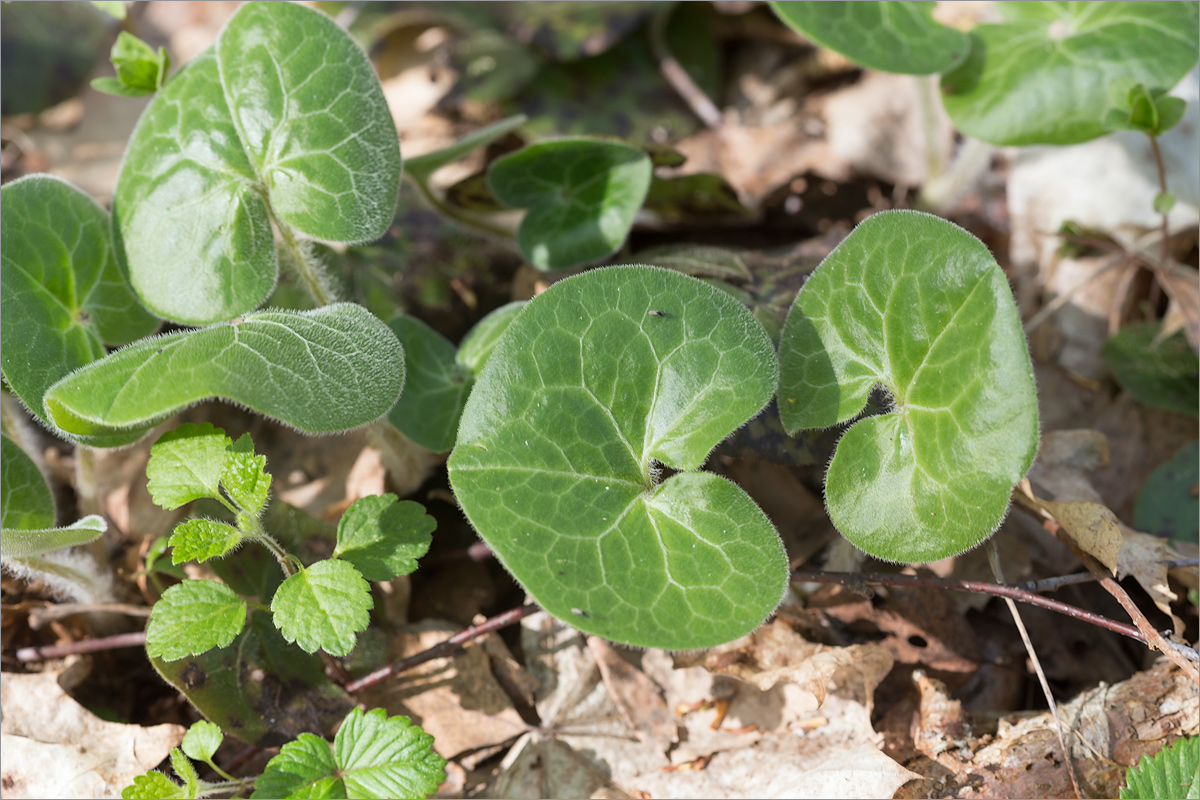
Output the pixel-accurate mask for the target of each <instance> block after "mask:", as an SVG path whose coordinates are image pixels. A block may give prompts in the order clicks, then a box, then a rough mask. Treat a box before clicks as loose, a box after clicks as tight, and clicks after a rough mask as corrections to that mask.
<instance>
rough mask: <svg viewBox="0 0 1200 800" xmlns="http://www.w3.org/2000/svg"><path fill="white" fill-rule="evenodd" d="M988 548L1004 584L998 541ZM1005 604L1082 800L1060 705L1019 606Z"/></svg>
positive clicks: (1008, 600) (991, 541)
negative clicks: (1023, 646)
mask: <svg viewBox="0 0 1200 800" xmlns="http://www.w3.org/2000/svg"><path fill="white" fill-rule="evenodd" d="M986 547H987V555H988V564H989V565H990V566H991V568H992V575H994V576H995V577H996V580H997V581H998V582H999V583H1001V584H1003V583H1004V571H1003V569H1001V567H1000V551H999V550H997V549H996V540H995V539H989V540H988V542H987V544H986ZM1004 604H1005V605H1007V606H1008V613H1009V614H1011V615H1012V618H1013V623H1014V624H1015V625H1016V626H1017V632H1018V633H1020V634H1021V642H1022V644H1024V645H1025V652H1026V653H1027V654H1028V655H1029V663H1030V664H1031V665H1032V666H1033V671H1034V674H1036V675H1037V679H1038V683H1039V684H1040V685H1041V687H1042V694H1043V695H1044V696H1045V698H1046V705H1047V706H1049V708H1050V715H1051V717H1052V718H1053V719H1054V732H1055V733H1056V734H1057V735H1058V747H1059V749H1060V750H1062V754H1063V761H1065V762H1066V765H1067V776H1068V777H1070V779H1071V788H1072V789H1074V790H1075V797H1077V798H1082V797H1083V793H1082V792H1081V791H1079V778H1078V776H1076V774H1075V762H1074V760H1072V758H1071V748H1069V747H1067V738H1066V737H1065V736H1063V732H1062V721H1061V720H1060V719H1059V717H1058V703H1057V702H1055V700H1054V693H1053V692H1051V691H1050V682H1049V681H1047V680H1046V672H1045V670H1043V669H1042V662H1041V660H1040V659H1039V658H1038V655H1037V651H1036V650H1034V649H1033V642H1032V641H1031V640H1030V638H1029V632H1028V631H1027V630H1025V621H1024V620H1022V619H1021V612H1020V611H1018V610H1017V604H1016V603H1015V602H1014V601H1013V599H1012V598H1011V597H1005V598H1004Z"/></svg>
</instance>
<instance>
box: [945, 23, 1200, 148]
mask: <svg viewBox="0 0 1200 800" xmlns="http://www.w3.org/2000/svg"><path fill="white" fill-rule="evenodd" d="M997 5H998V7H999V8H1000V10H1001V11H1002V12H1003V13H1004V14H1005V15H1006V16H1007V17H1008V19H1007V20H1006V21H1005V22H1003V23H998V24H986V25H978V26H976V27H975V28H973V29H972V31H971V34H970V39H971V43H970V47H969V49H968V52H967V58H966V60H965V61H964V62H963V63H962V64H961V65H959V67H958V68H957V69H955V70H954V71H953V72H950V73H948V74H947V75H945V76H943V78H942V94H943V97H942V99H943V101H944V103H945V106H946V111H947V113H949V115H950V119H952V120H953V121H954V124H955V125H957V126H958V128H959V129H960V130H962V131H963V133H967V134H969V135H971V136H975V137H977V138H979V139H983V140H985V141H988V142H993V143H995V144H1002V145H1022V144H1073V143H1075V142H1085V141H1087V140H1089V139H1095V138H1096V137H1098V136H1103V135H1104V134H1105V133H1106V132H1107V131H1106V130H1105V128H1104V124H1103V119H1104V115H1105V112H1106V111H1107V109H1108V105H1109V91H1108V90H1109V84H1111V83H1112V82H1113V81H1114V80H1117V79H1128V80H1130V81H1133V82H1138V83H1143V84H1145V85H1146V86H1147V87H1149V88H1151V89H1159V88H1161V89H1169V88H1171V87H1172V86H1174V85H1175V84H1176V83H1178V82H1179V79H1180V78H1182V77H1183V76H1184V75H1186V74H1187V71H1188V70H1190V69H1191V68H1192V67H1193V66H1195V64H1196V57H1197V47H1198V45H1197V39H1196V26H1197V25H1198V24H1200V19H1198V11H1197V4H1196V3H1172V2H1110V3H1068V2H1053V3H1051V2H1047V3H999V4H997Z"/></svg>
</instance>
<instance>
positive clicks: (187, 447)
mask: <svg viewBox="0 0 1200 800" xmlns="http://www.w3.org/2000/svg"><path fill="white" fill-rule="evenodd" d="M230 444H232V442H231V441H230V439H229V437H228V436H226V435H225V431H223V430H221V429H220V428H218V427H216V426H215V425H213V424H212V423H211V422H205V423H202V424H200V425H196V424H194V423H191V422H187V423H184V424H183V425H180V426H179V427H177V428H175V429H173V430H169V431H167V432H166V433H164V434H163V435H162V436H160V437H158V441H157V442H155V443H154V445H153V446H152V447H151V448H150V460H149V461H147V462H146V478H147V481H148V482H147V486H146V488H147V489H148V490H149V492H150V497H151V498H152V499H153V500H154V502H155V503H156V504H157V505H159V506H162V507H163V508H165V509H167V510H168V511H169V510H171V509H175V508H179V507H180V506H182V505H184V504H186V503H190V502H192V501H193V500H199V499H200V498H201V497H213V498H218V497H220V496H221V488H220V486H221V473H222V472H223V471H224V469H225V459H226V453H227V452H228V450H229V446H230ZM176 563H178V562H176Z"/></svg>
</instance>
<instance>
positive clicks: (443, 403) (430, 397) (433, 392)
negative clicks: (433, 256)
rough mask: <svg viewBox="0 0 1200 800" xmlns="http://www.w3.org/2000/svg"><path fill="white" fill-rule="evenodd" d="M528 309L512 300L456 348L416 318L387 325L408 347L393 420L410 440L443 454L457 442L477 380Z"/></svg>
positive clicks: (493, 313) (406, 317) (400, 318)
mask: <svg viewBox="0 0 1200 800" xmlns="http://www.w3.org/2000/svg"><path fill="white" fill-rule="evenodd" d="M524 307H525V304H524V303H509V304H508V305H505V306H501V307H500V308H498V309H496V310H495V311H493V312H492V313H490V314H488V315H487V316H486V317H484V318H483V319H481V320H480V321H479V323H478V324H477V325H475V327H473V328H472V329H471V330H470V331H468V332H467V335H466V336H465V337H463V340H462V344H461V345H460V346H459V347H458V349H457V350H456V349H455V347H454V345H453V344H452V343H451V342H450V340H449V339H447V338H446V337H444V336H442V335H441V334H440V333H438V332H437V331H435V330H433V328H430V327H429V326H428V325H426V324H425V323H424V322H422V321H421V320H419V319H417V318H416V317H410V316H408V315H404V314H402V315H400V316H398V317H396V318H395V319H393V320H392V321H391V322H389V323H388V327H390V328H391V329H392V332H393V333H395V334H396V338H398V339H399V340H400V343H401V344H402V345H404V364H405V372H406V378H405V385H404V393H403V394H401V395H400V400H399V401H397V402H396V405H395V406H394V407H393V408H392V410H391V412H390V413H389V414H388V419H389V420H390V421H391V423H392V424H393V425H395V426H396V428H397V429H398V430H400V431H401V432H402V433H404V435H405V436H407V437H408V438H409V439H412V440H413V441H414V442H416V443H417V444H419V445H421V446H422V447H424V448H425V449H427V450H432V451H433V452H435V453H441V452H444V451H446V450H449V449H450V448H451V447H453V446H454V435H455V433H457V431H458V420H459V417H460V416H461V415H462V409H463V405H464V404H465V403H466V402H467V395H468V394H469V393H470V391H471V387H472V386H473V385H474V384H475V378H476V376H477V375H478V374H479V371H480V370H482V369H483V364H484V362H485V361H487V357H488V355H489V354H490V353H491V352H492V348H494V347H495V346H496V342H498V341H499V340H500V336H501V335H502V334H503V333H504V331H505V329H507V328H508V324H509V323H510V322H512V320H513V318H514V317H516V315H517V314H518V313H519V312H520V311H521V309H522V308H524Z"/></svg>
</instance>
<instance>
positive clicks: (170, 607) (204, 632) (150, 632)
mask: <svg viewBox="0 0 1200 800" xmlns="http://www.w3.org/2000/svg"><path fill="white" fill-rule="evenodd" d="M245 625H246V602H245V601H244V600H242V598H240V597H238V596H237V595H236V594H234V593H233V590H232V589H230V588H229V587H228V586H226V585H225V584H223V583H217V582H216V581H200V580H187V581H184V582H183V583H177V584H175V585H174V586H172V587H171V588H169V589H167V590H166V591H165V592H163V596H162V597H161V598H159V600H158V602H157V603H155V604H154V609H153V610H152V611H151V613H150V624H149V625H147V626H146V652H147V653H149V654H150V655H151V657H153V658H162V659H165V660H167V661H178V660H179V659H181V658H183V657H184V656H193V655H198V654H200V653H203V652H204V651H206V650H211V649H212V648H214V647H224V646H225V645H227V644H229V643H230V642H232V641H233V639H234V637H235V636H237V635H238V633H240V632H241V630H242V628H243V627H245Z"/></svg>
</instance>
